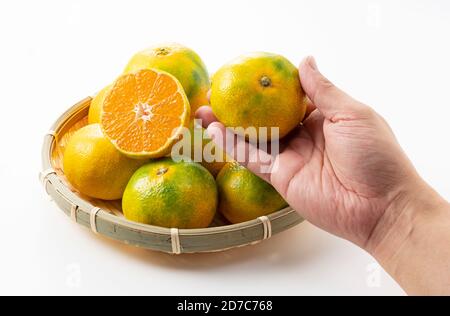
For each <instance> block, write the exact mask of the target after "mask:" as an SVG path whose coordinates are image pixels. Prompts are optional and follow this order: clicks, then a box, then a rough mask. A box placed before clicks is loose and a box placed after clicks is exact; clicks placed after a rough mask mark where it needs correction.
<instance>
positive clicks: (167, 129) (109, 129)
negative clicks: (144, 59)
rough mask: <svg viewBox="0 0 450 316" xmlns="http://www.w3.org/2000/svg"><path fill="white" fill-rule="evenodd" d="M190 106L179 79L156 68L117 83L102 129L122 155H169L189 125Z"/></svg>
mask: <svg viewBox="0 0 450 316" xmlns="http://www.w3.org/2000/svg"><path fill="white" fill-rule="evenodd" d="M189 116H190V106H189V101H188V100H187V97H186V94H185V92H184V90H183V88H182V86H181V84H180V83H179V82H178V80H177V79H175V77H173V76H172V75H170V74H168V73H166V72H163V71H158V70H154V69H145V70H140V71H138V72H136V73H131V74H126V75H123V76H121V77H120V78H119V79H117V80H116V82H115V83H114V85H113V86H112V88H111V90H110V91H109V92H108V94H107V96H106V97H105V101H104V102H103V108H102V116H101V126H102V129H103V132H104V134H105V135H106V137H108V138H109V139H110V140H111V142H112V143H113V144H114V145H115V146H116V147H117V149H118V150H120V151H121V152H122V153H124V154H126V155H128V156H130V157H135V158H159V157H163V156H165V155H166V154H167V153H168V152H169V151H170V149H171V147H172V145H173V144H174V142H175V141H176V140H177V139H178V137H179V136H180V134H181V132H182V127H186V126H187V125H188V122H189Z"/></svg>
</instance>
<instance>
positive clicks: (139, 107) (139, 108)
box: [133, 102, 154, 122]
mask: <svg viewBox="0 0 450 316" xmlns="http://www.w3.org/2000/svg"><path fill="white" fill-rule="evenodd" d="M133 112H134V113H136V119H138V120H139V119H142V120H144V121H146V122H147V121H150V120H151V119H152V117H153V115H154V114H153V107H152V106H151V105H150V104H148V103H142V102H139V103H138V104H136V106H135V107H134V110H133Z"/></svg>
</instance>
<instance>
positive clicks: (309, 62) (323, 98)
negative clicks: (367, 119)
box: [299, 56, 368, 122]
mask: <svg viewBox="0 0 450 316" xmlns="http://www.w3.org/2000/svg"><path fill="white" fill-rule="evenodd" d="M299 71H300V81H301V83H302V87H303V90H304V91H305V93H306V95H307V96H308V97H309V98H310V99H311V101H312V102H313V104H314V105H315V106H316V107H317V109H318V110H319V111H320V112H321V113H322V115H323V116H324V117H325V118H327V119H329V120H330V121H332V122H336V121H339V120H343V119H355V118H360V117H361V115H362V114H363V113H365V111H366V109H367V108H368V106H366V105H364V104H362V103H360V102H358V101H356V100H354V99H353V98H352V97H350V96H349V95H347V94H346V93H345V92H343V91H342V90H340V89H339V88H337V87H336V86H335V85H334V84H333V83H331V81H329V80H328V79H327V78H325V77H324V76H323V75H322V74H321V73H320V71H319V69H318V68H317V65H316V62H315V60H314V58H313V57H311V56H310V57H306V58H305V59H304V60H303V61H302V63H301V64H300V69H299Z"/></svg>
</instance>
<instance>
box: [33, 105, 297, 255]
mask: <svg viewBox="0 0 450 316" xmlns="http://www.w3.org/2000/svg"><path fill="white" fill-rule="evenodd" d="M91 101H92V98H90V97H89V98H86V99H84V100H82V101H81V102H79V103H77V104H76V105H74V106H73V107H72V108H70V109H69V110H68V111H67V112H66V113H64V114H63V115H62V116H61V117H60V118H59V119H58V120H57V121H56V122H55V124H54V125H53V126H52V129H51V131H50V132H49V133H48V134H47V135H45V139H44V145H43V149H42V168H43V169H42V170H43V171H42V172H41V174H40V177H41V181H42V183H43V185H44V188H45V191H46V192H47V194H49V195H50V196H51V197H52V199H53V200H54V202H55V203H56V204H57V205H58V207H59V208H60V209H61V210H62V211H63V212H64V213H65V214H66V215H67V216H68V217H70V218H71V219H72V220H73V221H74V222H76V223H78V224H80V225H83V226H85V227H87V228H89V229H91V230H92V231H93V232H95V233H97V234H101V235H103V236H106V237H109V238H112V239H114V240H117V241H121V242H123V243H125V244H129V245H132V246H135V247H141V248H145V249H151V250H156V251H162V252H166V253H174V254H181V253H196V252H214V251H223V250H227V249H231V248H235V247H241V246H246V245H250V244H255V243H258V242H260V241H262V240H264V239H268V238H270V237H271V236H272V235H274V234H277V233H280V232H282V231H284V230H286V229H289V228H291V227H293V226H296V225H298V224H299V223H301V222H302V221H303V219H302V218H301V217H300V216H299V215H298V214H297V212H295V211H294V210H292V209H291V208H286V209H283V210H281V211H278V212H275V213H273V214H271V215H269V216H267V217H262V218H260V219H256V220H253V221H249V222H245V223H241V224H236V225H229V224H228V223H227V222H226V220H225V219H224V218H223V217H221V216H220V215H218V216H217V217H216V219H215V220H214V223H213V225H212V226H211V227H209V228H205V229H182V230H178V229H176V228H173V229H169V228H162V227H156V226H150V225H144V224H139V223H134V222H130V221H128V220H126V219H125V218H124V217H123V214H122V211H121V205H120V201H114V202H106V201H100V200H93V199H90V198H88V197H86V196H83V195H81V194H80V193H79V192H76V190H74V189H73V188H72V187H71V186H70V185H69V184H68V182H67V180H66V179H65V177H64V172H63V170H62V157H63V154H64V148H65V144H66V143H67V140H68V139H69V138H70V137H71V135H72V134H73V133H74V132H75V131H76V130H78V129H80V128H82V127H83V126H85V125H86V124H87V114H88V110H89V105H90V103H91Z"/></svg>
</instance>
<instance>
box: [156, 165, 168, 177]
mask: <svg viewBox="0 0 450 316" xmlns="http://www.w3.org/2000/svg"><path fill="white" fill-rule="evenodd" d="M167 171H169V169H168V168H164V167H163V168H160V169H159V170H158V172H156V175H158V176H162V175H164V174H166V173H167Z"/></svg>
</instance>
